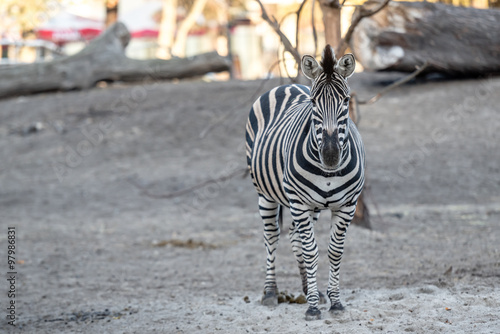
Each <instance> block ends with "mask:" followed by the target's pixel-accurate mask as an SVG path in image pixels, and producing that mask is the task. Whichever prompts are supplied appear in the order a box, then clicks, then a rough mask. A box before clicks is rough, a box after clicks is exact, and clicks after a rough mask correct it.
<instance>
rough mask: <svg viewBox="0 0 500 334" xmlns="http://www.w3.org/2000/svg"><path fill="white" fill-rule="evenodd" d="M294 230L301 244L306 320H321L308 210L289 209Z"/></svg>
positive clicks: (313, 239) (313, 240) (311, 225)
mask: <svg viewBox="0 0 500 334" xmlns="http://www.w3.org/2000/svg"><path fill="white" fill-rule="evenodd" d="M290 211H291V213H292V217H293V220H294V223H295V228H296V229H297V230H298V233H299V236H300V240H301V243H302V258H303V259H304V265H305V267H306V274H307V303H308V304H309V308H308V309H307V311H306V320H317V319H321V311H320V310H319V308H318V303H319V293H318V286H317V283H316V271H317V268H318V245H317V244H316V238H315V237H314V228H313V227H314V225H313V223H312V219H311V216H310V210H308V209H299V208H294V207H293V206H292V207H291V210H290Z"/></svg>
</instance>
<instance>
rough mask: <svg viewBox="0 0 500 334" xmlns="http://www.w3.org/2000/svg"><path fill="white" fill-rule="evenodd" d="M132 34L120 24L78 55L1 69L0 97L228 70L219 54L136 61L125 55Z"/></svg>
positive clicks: (224, 60)
mask: <svg viewBox="0 0 500 334" xmlns="http://www.w3.org/2000/svg"><path fill="white" fill-rule="evenodd" d="M129 41H130V33H129V32H128V30H127V28H126V27H125V25H124V24H123V23H120V22H117V23H115V24H113V25H112V26H111V27H109V28H108V29H107V30H106V31H105V32H104V33H103V34H102V35H100V36H99V37H97V38H96V39H94V40H93V41H91V42H90V43H89V44H88V45H87V46H86V47H85V48H84V49H83V50H82V51H80V52H79V53H77V54H75V55H72V56H66V57H61V58H57V59H54V60H53V61H50V62H41V63H33V64H22V65H13V66H4V67H0V97H7V96H12V95H19V94H32V93H39V92H44V91H54V90H62V91H67V90H74V89H88V88H90V87H93V86H94V85H95V84H96V83H97V82H99V81H127V82H133V81H143V80H165V79H175V78H178V79H182V78H188V77H194V76H200V75H203V74H206V73H208V72H222V71H227V70H229V67H230V63H229V61H228V60H227V59H226V58H224V57H221V56H219V55H218V54H217V53H216V52H211V53H205V54H202V55H198V56H194V57H189V58H172V59H169V60H163V59H148V60H137V59H131V58H128V57H126V56H125V52H124V51H125V48H126V46H127V45H128V43H129Z"/></svg>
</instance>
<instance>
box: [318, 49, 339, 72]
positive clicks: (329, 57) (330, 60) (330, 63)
mask: <svg viewBox="0 0 500 334" xmlns="http://www.w3.org/2000/svg"><path fill="white" fill-rule="evenodd" d="M336 64H337V60H336V59H335V54H334V53H333V49H332V47H331V46H330V44H328V45H327V46H325V49H324V50H323V55H322V57H321V67H323V73H325V76H326V78H327V80H332V77H333V72H334V71H335V65H336Z"/></svg>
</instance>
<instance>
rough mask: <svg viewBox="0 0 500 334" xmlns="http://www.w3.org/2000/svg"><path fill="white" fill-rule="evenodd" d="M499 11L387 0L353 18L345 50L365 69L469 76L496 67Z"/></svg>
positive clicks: (498, 61) (499, 55) (498, 69)
mask: <svg viewBox="0 0 500 334" xmlns="http://www.w3.org/2000/svg"><path fill="white" fill-rule="evenodd" d="M499 31H500V11H499V10H485V9H476V8H464V7H454V6H450V5H444V4H441V3H431V2H390V3H389V5H388V6H386V7H385V8H384V9H383V10H381V11H380V12H378V13H377V14H375V15H373V16H371V17H367V18H365V19H363V20H362V21H361V22H359V24H358V26H357V28H356V29H355V31H354V34H353V36H352V39H351V43H350V46H351V49H352V51H353V53H354V54H355V56H356V60H357V61H359V62H360V63H361V64H362V65H363V67H364V68H365V69H366V70H390V71H403V72H412V71H414V70H415V67H416V66H419V65H422V64H423V63H425V62H427V64H428V65H427V67H426V69H425V72H427V73H428V72H440V73H444V74H449V75H454V76H469V75H481V74H490V73H494V72H500V34H499V33H498V32H499Z"/></svg>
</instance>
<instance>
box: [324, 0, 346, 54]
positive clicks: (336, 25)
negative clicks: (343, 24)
mask: <svg viewBox="0 0 500 334" xmlns="http://www.w3.org/2000/svg"><path fill="white" fill-rule="evenodd" d="M320 5H321V11H322V12H323V25H324V27H325V42H326V44H330V45H331V46H332V47H333V48H334V49H335V48H337V46H338V45H339V44H340V40H341V37H342V36H341V30H340V10H341V5H340V3H339V1H338V0H322V1H320Z"/></svg>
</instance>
